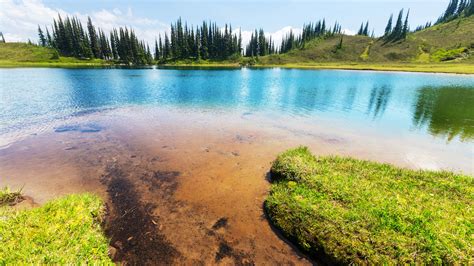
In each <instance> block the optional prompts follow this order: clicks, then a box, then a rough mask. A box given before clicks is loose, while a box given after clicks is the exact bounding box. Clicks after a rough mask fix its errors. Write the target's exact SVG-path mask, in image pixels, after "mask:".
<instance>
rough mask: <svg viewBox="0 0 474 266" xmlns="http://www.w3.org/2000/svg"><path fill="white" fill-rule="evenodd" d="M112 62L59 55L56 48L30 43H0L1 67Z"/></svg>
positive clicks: (100, 64)
mask: <svg viewBox="0 0 474 266" xmlns="http://www.w3.org/2000/svg"><path fill="white" fill-rule="evenodd" d="M110 64H111V63H109V62H107V61H104V60H101V59H92V60H81V59H77V58H73V57H63V56H59V54H58V52H57V51H56V50H55V49H52V48H47V47H42V46H38V45H33V44H28V43H0V67H15V66H25V67H28V66H41V67H42V66H50V67H94V66H103V65H110Z"/></svg>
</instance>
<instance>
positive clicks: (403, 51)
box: [256, 16, 474, 74]
mask: <svg viewBox="0 0 474 266" xmlns="http://www.w3.org/2000/svg"><path fill="white" fill-rule="evenodd" d="M472 36H474V16H471V17H468V18H461V19H456V20H453V21H450V22H448V23H443V24H440V25H436V26H433V27H430V28H427V29H425V30H423V31H419V32H415V33H410V34H409V35H408V37H407V39H406V40H404V41H398V42H394V43H386V42H385V41H384V40H382V39H377V38H371V37H367V36H344V39H343V43H342V48H341V49H335V47H337V46H338V44H339V41H340V39H341V37H340V36H333V37H327V38H323V39H316V40H312V41H310V42H308V43H306V44H305V47H303V48H301V49H295V50H292V51H290V52H288V53H285V54H280V55H270V56H264V57H260V58H258V62H257V63H256V64H257V65H262V66H268V65H286V66H292V65H311V64H313V65H323V64H328V65H331V64H341V65H345V66H344V68H347V66H350V65H374V66H375V67H374V68H383V67H384V66H385V65H386V64H389V65H397V64H398V65H404V64H408V65H412V66H413V65H416V66H417V69H418V71H421V72H438V69H440V70H442V69H445V68H444V67H443V65H442V64H439V62H441V61H448V62H450V63H451V64H460V65H462V66H461V67H459V68H458V69H459V71H460V72H458V70H455V68H450V69H449V70H448V72H451V71H453V72H454V73H471V74H472V73H473V70H472V66H473V65H474V39H473V38H472ZM432 65H439V67H436V68H432V69H430V68H431V66H432ZM466 66H470V67H469V68H470V69H469V70H467V71H463V69H462V68H463V67H466ZM371 68H372V67H371ZM410 68H412V67H411V66H408V69H407V70H405V69H404V68H403V67H401V68H400V69H397V70H401V71H411V69H410ZM387 70H391V67H390V66H389V67H388V69H387ZM441 72H446V71H441Z"/></svg>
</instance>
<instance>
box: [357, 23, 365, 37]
mask: <svg viewBox="0 0 474 266" xmlns="http://www.w3.org/2000/svg"><path fill="white" fill-rule="evenodd" d="M357 35H364V23H361V24H360V28H359V30H358V31H357Z"/></svg>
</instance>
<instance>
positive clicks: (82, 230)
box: [0, 194, 112, 265]
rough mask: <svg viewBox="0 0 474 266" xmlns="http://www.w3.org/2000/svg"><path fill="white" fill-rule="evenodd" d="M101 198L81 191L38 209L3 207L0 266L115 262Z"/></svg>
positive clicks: (1, 209)
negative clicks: (104, 229) (102, 224)
mask: <svg viewBox="0 0 474 266" xmlns="http://www.w3.org/2000/svg"><path fill="white" fill-rule="evenodd" d="M102 214H103V204H102V201H101V199H100V198H99V197H97V196H94V195H90V194H82V195H69V196H66V197H64V198H60V199H57V200H53V201H51V202H49V203H46V204H45V205H44V206H42V207H39V208H33V209H29V210H23V211H16V210H14V209H12V208H10V207H1V208H0V242H1V245H0V265H5V264H88V263H94V264H112V262H111V260H110V258H109V257H108V240H107V238H106V237H105V236H104V234H103V232H102V230H101V227H100V219H101V217H102Z"/></svg>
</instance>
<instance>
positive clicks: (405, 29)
mask: <svg viewBox="0 0 474 266" xmlns="http://www.w3.org/2000/svg"><path fill="white" fill-rule="evenodd" d="M409 15H410V9H408V12H407V15H406V17H405V23H403V30H402V35H401V38H402V39H405V38H406V37H407V34H408V31H409V25H408V16H409Z"/></svg>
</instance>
